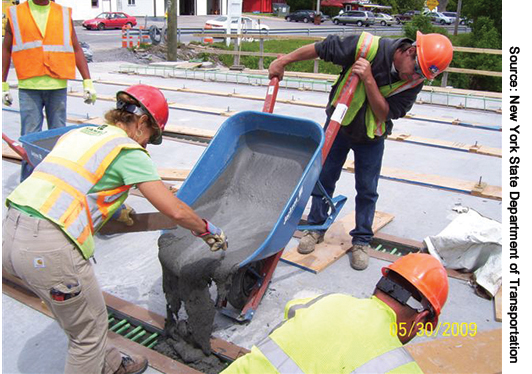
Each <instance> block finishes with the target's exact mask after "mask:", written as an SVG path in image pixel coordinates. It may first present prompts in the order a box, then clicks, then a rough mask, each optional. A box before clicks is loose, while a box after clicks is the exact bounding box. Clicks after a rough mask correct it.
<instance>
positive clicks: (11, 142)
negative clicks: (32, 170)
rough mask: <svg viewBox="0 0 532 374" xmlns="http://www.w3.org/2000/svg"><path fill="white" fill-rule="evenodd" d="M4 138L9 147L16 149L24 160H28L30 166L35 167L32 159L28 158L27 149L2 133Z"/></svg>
mask: <svg viewBox="0 0 532 374" xmlns="http://www.w3.org/2000/svg"><path fill="white" fill-rule="evenodd" d="M2 139H4V141H5V142H6V143H7V145H9V148H11V149H12V150H14V151H15V152H16V153H17V154H18V155H19V156H20V157H22V159H23V160H24V161H26V162H27V163H28V164H30V166H32V167H33V164H32V163H31V161H30V159H29V158H28V154H27V153H26V150H25V149H24V148H23V147H22V146H21V145H20V143H19V142H16V141H14V140H12V139H11V138H10V137H9V136H7V135H6V134H4V133H2Z"/></svg>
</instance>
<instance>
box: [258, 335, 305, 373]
mask: <svg viewBox="0 0 532 374" xmlns="http://www.w3.org/2000/svg"><path fill="white" fill-rule="evenodd" d="M257 348H258V349H260V351H261V352H262V354H263V355H264V356H265V357H266V358H267V359H268V361H270V364H272V365H273V366H274V367H275V369H276V370H277V371H278V372H279V373H281V374H304V372H303V371H302V370H301V369H300V368H299V366H297V364H296V363H295V362H294V361H293V360H292V359H291V358H290V357H289V356H288V355H287V354H286V353H285V352H284V351H283V349H282V348H281V347H279V346H278V345H277V343H276V342H274V341H273V340H272V339H271V338H269V337H268V338H266V339H264V340H263V341H262V342H261V343H260V344H259V345H258V346H257Z"/></svg>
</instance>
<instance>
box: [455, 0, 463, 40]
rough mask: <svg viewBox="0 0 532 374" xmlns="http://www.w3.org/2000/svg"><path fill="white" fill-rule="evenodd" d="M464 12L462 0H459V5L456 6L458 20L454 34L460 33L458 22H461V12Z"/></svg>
mask: <svg viewBox="0 0 532 374" xmlns="http://www.w3.org/2000/svg"><path fill="white" fill-rule="evenodd" d="M461 12H462V0H458V5H457V6H456V20H455V22H454V34H453V35H458V24H459V23H460V13H461Z"/></svg>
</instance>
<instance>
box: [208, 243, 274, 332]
mask: <svg viewBox="0 0 532 374" xmlns="http://www.w3.org/2000/svg"><path fill="white" fill-rule="evenodd" d="M282 254H283V250H281V251H279V252H277V253H276V254H274V255H272V256H270V257H268V258H266V259H264V260H261V261H260V262H261V264H260V267H259V269H258V270H257V273H256V274H254V276H255V278H256V279H257V281H256V282H255V284H254V285H253V288H252V290H251V291H250V293H249V297H247V299H246V301H245V303H243V307H242V309H241V310H240V311H237V312H235V311H233V310H231V309H228V308H226V306H227V301H228V299H227V298H224V299H220V298H218V300H217V301H216V307H217V308H218V309H219V310H220V312H221V313H222V314H224V315H226V316H228V317H230V318H232V319H234V320H236V321H238V322H246V321H251V319H252V318H253V315H254V314H255V311H256V310H257V308H258V306H259V304H260V301H261V300H262V297H263V296H264V293H265V292H266V290H267V289H268V285H269V284H270V281H271V279H272V276H273V272H274V271H275V268H276V267H277V263H278V262H279V259H280V258H281V255H282ZM252 272H253V273H255V272H254V271H252ZM232 292H233V290H232ZM234 292H244V291H243V290H242V287H241V285H240V284H238V285H237V287H236V288H235V290H234ZM238 296H239V297H240V296H242V295H238ZM243 297H245V296H243ZM229 300H230V303H233V301H234V300H235V298H234V297H233V298H232V297H231V296H229ZM236 301H237V303H239V301H238V300H236ZM233 306H234V305H233ZM238 309H240V308H238ZM238 309H237V310H238Z"/></svg>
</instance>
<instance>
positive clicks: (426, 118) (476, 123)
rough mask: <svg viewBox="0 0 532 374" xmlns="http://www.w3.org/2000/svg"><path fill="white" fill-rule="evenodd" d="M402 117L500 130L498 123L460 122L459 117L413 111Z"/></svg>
mask: <svg viewBox="0 0 532 374" xmlns="http://www.w3.org/2000/svg"><path fill="white" fill-rule="evenodd" d="M403 118H407V119H414V120H418V121H428V122H438V123H444V124H449V125H462V126H463V125H468V126H471V127H479V128H488V129H496V130H499V131H500V130H501V129H502V128H501V126H500V125H486V124H484V123H478V122H462V121H460V119H458V118H457V119H449V118H437V117H429V116H423V115H419V114H414V113H407V114H406V115H405V116H404V117H403Z"/></svg>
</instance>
